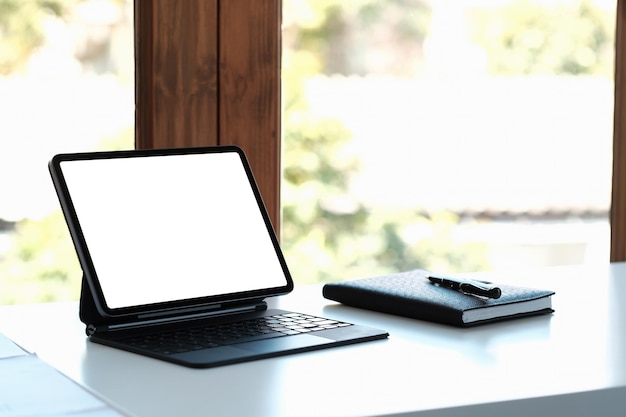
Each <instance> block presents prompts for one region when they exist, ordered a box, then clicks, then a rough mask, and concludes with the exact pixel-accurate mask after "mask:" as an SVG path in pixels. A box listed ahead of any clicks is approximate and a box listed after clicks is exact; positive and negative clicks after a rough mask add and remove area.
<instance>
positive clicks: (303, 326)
mask: <svg viewBox="0 0 626 417" xmlns="http://www.w3.org/2000/svg"><path fill="white" fill-rule="evenodd" d="M350 325H351V324H350V323H344V322H340V321H336V320H329V319H325V318H322V317H315V316H310V315H307V314H299V313H285V314H279V315H275V316H269V317H262V318H258V319H251V320H243V321H238V322H230V323H222V324H211V325H204V326H197V327H190V328H184V329H176V330H170V331H166V332H159V333H153V334H147V335H141V336H132V337H128V338H125V339H122V340H120V342H122V343H125V344H127V345H131V346H133V347H136V348H139V349H142V350H148V351H151V352H158V353H164V354H174V353H182V352H188V351H192V350H198V349H205V348H211V347H217V346H224V345H232V344H234V343H243V342H251V341H255V340H263V339H270V338H273V337H284V336H290V335H297V334H301V333H309V332H315V331H320V330H327V329H333V328H336V327H346V326H350Z"/></svg>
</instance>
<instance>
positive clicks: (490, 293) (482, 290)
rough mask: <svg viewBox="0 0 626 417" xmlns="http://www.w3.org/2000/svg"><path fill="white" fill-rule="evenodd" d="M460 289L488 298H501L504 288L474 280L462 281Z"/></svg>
mask: <svg viewBox="0 0 626 417" xmlns="http://www.w3.org/2000/svg"><path fill="white" fill-rule="evenodd" d="M459 291H461V292H463V293H466V294H471V295H478V296H480V297H488V298H500V296H501V295H502V290H500V288H498V287H496V286H495V285H492V284H489V283H486V282H480V281H474V280H464V281H462V282H461V283H460V285H459Z"/></svg>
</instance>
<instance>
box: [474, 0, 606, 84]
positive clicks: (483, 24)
mask: <svg viewBox="0 0 626 417" xmlns="http://www.w3.org/2000/svg"><path fill="white" fill-rule="evenodd" d="M614 20H615V13H614V11H609V10H607V9H601V8H599V7H597V6H595V5H594V2H593V0H579V1H571V2H555V3H554V4H551V5H549V6H548V5H545V4H543V3H540V2H535V1H529V0H516V1H513V2H504V3H503V4H502V5H501V6H499V7H490V8H475V9H473V11H472V16H471V21H472V22H473V31H472V33H473V34H472V39H473V41H474V42H475V43H476V44H478V45H481V46H482V47H483V48H484V49H485V51H486V52H487V57H488V65H489V70H490V72H491V73H493V74H498V75H512V74H515V75H520V74H524V75H526V74H573V75H580V74H596V75H603V76H607V77H612V76H613V59H612V57H613V49H614V44H613V39H614V31H615V22H614Z"/></svg>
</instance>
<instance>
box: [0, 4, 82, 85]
mask: <svg viewBox="0 0 626 417" xmlns="http://www.w3.org/2000/svg"><path fill="white" fill-rule="evenodd" d="M76 2H77V0H0V75H3V74H4V75H6V74H9V73H11V72H14V71H17V70H18V69H19V68H20V67H21V66H23V65H24V64H25V63H26V61H27V60H28V58H29V57H30V55H31V54H32V52H33V51H34V50H35V49H36V48H37V47H38V46H40V45H41V44H42V42H43V40H44V36H43V26H42V25H43V23H44V22H45V21H46V19H47V18H49V17H61V16H63V14H64V13H65V11H66V10H67V9H68V7H69V6H71V5H73V4H74V3H76Z"/></svg>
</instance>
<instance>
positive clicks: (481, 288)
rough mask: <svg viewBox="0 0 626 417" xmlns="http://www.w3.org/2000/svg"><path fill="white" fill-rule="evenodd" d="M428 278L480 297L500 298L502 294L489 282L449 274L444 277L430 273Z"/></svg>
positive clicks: (444, 285)
mask: <svg viewBox="0 0 626 417" xmlns="http://www.w3.org/2000/svg"><path fill="white" fill-rule="evenodd" d="M428 279H429V280H430V282H432V283H435V284H437V285H440V286H442V287H446V288H450V289H453V290H455V291H460V292H462V293H465V294H471V295H478V296H480V297H488V298H500V295H502V291H501V290H500V288H498V287H497V286H495V285H493V284H491V283H487V282H482V281H474V280H471V279H461V278H454V277H447V276H446V277H443V276H439V275H429V276H428Z"/></svg>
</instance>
